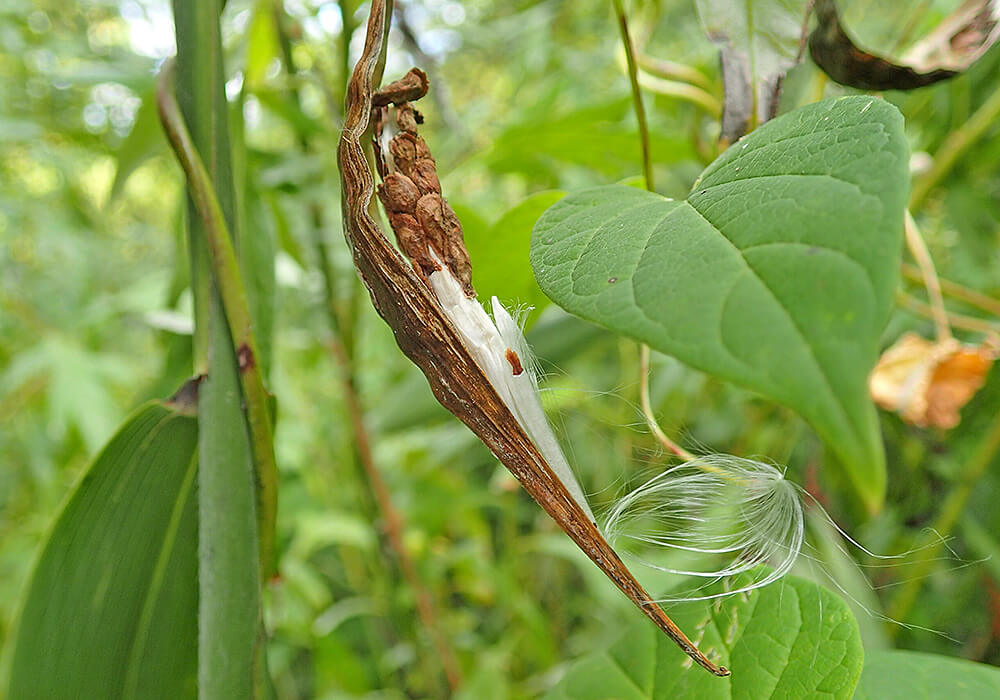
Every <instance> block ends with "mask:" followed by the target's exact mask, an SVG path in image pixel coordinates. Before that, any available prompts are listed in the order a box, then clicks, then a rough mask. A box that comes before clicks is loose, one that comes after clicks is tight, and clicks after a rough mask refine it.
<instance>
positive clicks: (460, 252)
mask: <svg viewBox="0 0 1000 700" xmlns="http://www.w3.org/2000/svg"><path fill="white" fill-rule="evenodd" d="M420 80H422V81H423V82H422V87H423V92H426V77H424V76H423V74H422V73H420V72H419V71H417V70H416V69H414V70H413V71H410V73H409V74H407V76H406V77H404V78H403V79H402V80H400V81H397V82H396V83H393V84H391V85H389V86H387V87H386V88H385V89H384V90H382V91H380V92H379V97H381V99H380V100H375V101H374V104H375V105H376V106H375V107H374V108H373V116H372V118H373V124H374V138H375V154H376V157H375V161H376V166H377V168H378V171H379V175H380V176H381V177H382V184H381V185H380V186H379V188H378V196H379V199H380V200H382V205H383V206H384V207H385V211H386V215H387V216H388V218H389V224H390V226H392V230H393V231H394V232H395V234H396V240H397V241H398V242H399V247H400V248H401V249H402V251H403V253H404V254H405V255H406V256H407V257H408V258H409V259H410V260H411V261H412V262H413V263H414V265H415V267H416V269H417V270H418V271H420V272H422V273H423V274H424V275H425V276H427V275H430V274H431V273H432V272H437V271H438V270H440V269H441V266H440V264H439V261H440V262H443V263H444V264H446V265H447V266H448V268H449V269H450V270H451V272H452V274H453V275H454V276H455V278H456V279H457V280H458V281H459V282H460V283H461V284H462V288H463V289H464V290H465V293H466V294H467V295H468V296H469V297H470V298H471V297H474V296H475V295H476V293H475V290H474V289H473V287H472V266H471V265H470V263H469V253H468V251H467V250H466V249H465V239H464V235H463V233H462V225H461V223H459V221H458V217H457V216H456V215H455V212H454V211H453V210H452V208H451V207H450V206H449V205H448V203H447V202H446V201H445V200H444V197H442V196H441V183H440V182H439V181H438V176H437V168H436V166H435V163H434V158H433V157H432V156H431V152H430V149H429V148H428V147H427V143H426V142H425V141H424V139H423V138H422V137H421V136H420V135H419V134H418V133H417V125H418V124H420V123H422V122H423V117H422V116H421V115H420V113H419V112H417V111H416V110H415V109H414V108H413V106H412V105H410V103H409V101H408V100H409V99H416V97H419V96H420V95H421V94H422V92H420V83H417V86H416V87H415V86H414V83H415V82H417V81H420ZM418 93H419V94H418ZM379 102H382V104H379ZM392 105H395V106H394V107H393V106H392ZM390 118H394V121H395V126H396V128H397V131H396V133H395V135H394V136H393V137H392V138H391V139H390V140H389V144H388V151H389V153H388V157H387V156H386V154H385V153H383V151H382V148H381V143H382V135H383V132H384V131H385V129H386V127H387V125H388V122H389V119H390ZM431 250H433V251H434V253H435V255H436V256H437V260H435V259H434V257H432V256H431V253H430V251H431Z"/></svg>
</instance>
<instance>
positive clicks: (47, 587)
mask: <svg viewBox="0 0 1000 700" xmlns="http://www.w3.org/2000/svg"><path fill="white" fill-rule="evenodd" d="M197 439H198V427H197V421H196V420H195V418H194V417H193V416H192V415H188V414H186V413H184V412H183V411H181V410H179V408H178V407H177V406H174V405H170V404H165V403H162V402H151V403H148V404H146V405H145V406H143V407H142V408H140V409H139V410H138V411H136V413H135V414H133V415H132V417H131V418H129V419H128V420H127V421H126V422H125V424H124V425H123V426H122V427H121V428H120V429H119V431H118V433H117V434H116V435H115V436H114V437H113V438H112V439H111V441H110V442H109V443H108V444H107V446H106V447H105V448H104V449H103V450H102V451H101V452H100V454H99V455H98V456H97V458H96V459H95V460H94V462H93V463H92V464H91V465H90V467H89V468H88V469H87V471H86V473H85V474H84V476H83V478H82V479H81V481H80V483H79V484H78V485H77V487H76V489H75V490H74V491H73V493H72V495H71V496H70V498H69V500H68V502H67V503H66V505H65V507H64V508H63V511H62V513H61V514H60V515H59V517H58V518H57V520H56V522H55V525H54V527H53V528H52V531H51V533H50V534H49V536H48V539H47V541H46V543H45V545H44V548H43V550H42V553H41V556H40V557H39V559H38V562H37V564H36V565H35V570H34V573H33V575H32V577H31V583H30V585H29V587H28V591H27V596H26V599H25V602H24V607H23V609H22V611H21V616H20V622H19V624H18V630H19V631H18V633H17V637H16V642H15V646H14V655H13V667H12V673H11V685H10V697H11V698H21V699H28V698H46V700H59V699H60V698H66V699H67V700H80V699H81V698H107V699H113V698H143V699H145V698H164V700H175V699H177V700H180V699H183V698H194V697H195V696H196V673H197V640H198V629H197V618H198V583H197V579H198V576H197V571H198V569H197V562H198V560H197V549H198V504H197V491H196V488H195V477H196V472H197V468H196V459H195V447H196V445H197Z"/></svg>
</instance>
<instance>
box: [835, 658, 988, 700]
mask: <svg viewBox="0 0 1000 700" xmlns="http://www.w3.org/2000/svg"><path fill="white" fill-rule="evenodd" d="M996 697H1000V669H998V668H995V667H993V666H987V665H985V664H977V663H973V662H971V661H966V660H965V659H953V658H950V657H947V656H938V655H936V654H924V653H921V652H916V651H895V650H893V651H873V652H871V653H869V654H868V655H867V657H866V658H865V668H864V671H863V672H862V674H861V682H860V683H858V689H857V692H855V694H854V700H894V699H896V698H899V700H936V699H937V698H955V700H958V699H959V698H961V700H991V699H992V698H996Z"/></svg>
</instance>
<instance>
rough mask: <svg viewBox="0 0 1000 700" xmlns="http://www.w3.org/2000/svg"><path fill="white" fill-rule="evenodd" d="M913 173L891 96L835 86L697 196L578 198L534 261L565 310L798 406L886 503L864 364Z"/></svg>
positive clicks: (896, 255)
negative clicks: (836, 94) (839, 91)
mask: <svg viewBox="0 0 1000 700" xmlns="http://www.w3.org/2000/svg"><path fill="white" fill-rule="evenodd" d="M906 183H907V148H906V142H905V141H904V139H903V130H902V118H901V116H900V114H899V112H898V111H897V110H896V108H895V107H893V106H892V105H890V104H888V103H887V102H884V101H882V100H878V99H875V98H872V97H845V98H841V99H837V100H827V101H824V102H820V103H817V104H813V105H809V106H807V107H804V108H802V109H799V110H796V111H794V112H792V113H789V114H786V115H784V116H782V117H779V118H778V119H775V120H773V121H771V122H768V123H767V124H765V125H764V126H762V127H761V128H759V129H757V130H756V131H754V132H753V133H751V134H750V135H748V136H746V137H745V138H743V139H742V140H741V141H739V142H738V143H736V144H734V145H733V146H732V147H731V148H729V149H728V150H727V151H726V152H725V153H723V154H722V155H721V156H720V157H719V158H718V159H717V160H716V161H715V162H714V163H712V164H711V165H710V166H709V167H708V168H707V169H706V170H705V172H704V173H702V175H701V177H700V178H699V180H698V182H696V183H695V186H694V188H693V190H692V192H691V194H690V195H689V196H688V199H687V201H683V202H681V201H673V200H667V199H664V198H662V197H660V196H658V195H656V194H652V193H648V192H641V191H639V190H636V189H634V188H631V187H624V186H609V187H599V188H595V189H591V190H586V191H583V192H579V193H577V194H573V195H571V196H569V197H566V198H565V199H564V200H562V201H561V202H559V203H558V204H556V205H555V206H553V207H552V208H551V209H549V211H547V212H546V213H545V215H544V216H542V218H541V219H540V220H539V221H538V223H537V224H536V226H535V230H534V233H533V237H532V250H531V262H532V266H533V267H534V270H535V276H536V277H537V279H538V282H539V285H540V286H541V288H542V290H543V291H544V292H545V293H546V294H548V295H549V297H550V298H552V300H553V301H555V302H556V303H557V304H559V305H560V306H562V307H563V308H565V309H566V310H568V311H570V312H572V313H574V314H577V315H579V316H582V317H583V318H586V319H589V320H592V321H596V322H597V323H600V324H602V325H604V326H606V327H608V328H610V329H612V330H615V331H618V332H620V333H624V334H626V335H629V336H632V337H634V338H636V339H638V340H640V341H642V342H645V343H648V344H649V345H651V346H652V347H654V348H655V349H657V350H660V351H662V352H665V353H668V354H670V355H673V356H675V357H677V358H678V359H680V360H681V361H683V362H686V363H688V364H690V365H692V366H694V367H697V368H699V369H702V370H704V371H706V372H709V373H712V374H715V375H717V376H719V377H722V378H725V379H728V380H730V381H733V382H736V383H738V384H742V385H743V386H746V387H748V388H750V389H752V390H755V391H758V392H760V393H762V394H764V395H766V396H768V397H769V398H771V399H774V400H776V401H778V402H780V403H783V404H786V405H788V406H790V407H792V408H794V409H795V410H796V411H798V412H799V413H800V414H801V415H802V416H803V417H805V418H806V419H807V420H808V421H809V422H810V423H811V424H812V425H813V427H814V428H815V429H816V431H817V432H818V433H819V434H820V435H821V436H822V437H823V438H824V439H825V440H826V441H827V442H828V443H829V444H830V445H831V447H832V448H833V450H834V451H835V452H836V454H837V455H838V456H839V457H840V459H841V460H842V461H843V462H844V464H845V465H846V468H847V472H848V475H849V476H850V478H851V481H852V482H853V484H854V486H855V488H856V490H857V491H858V493H859V494H860V495H861V497H862V499H863V501H864V503H865V504H866V506H867V507H868V508H869V509H870V510H873V511H874V510H877V509H878V508H879V507H880V505H881V503H882V499H883V497H884V493H885V457H884V454H883V450H882V443H881V436H880V433H879V427H878V422H877V416H876V412H875V408H874V406H873V405H872V403H871V400H870V399H869V397H868V387H867V377H868V373H869V371H870V370H871V369H872V367H873V366H874V364H875V362H876V360H877V357H878V341H879V335H880V332H881V330H882V328H883V326H884V325H885V323H886V320H887V318H888V315H889V312H890V309H891V306H892V300H893V291H894V289H895V287H896V284H897V276H898V268H899V259H900V241H901V233H902V214H903V207H904V202H905V196H906Z"/></svg>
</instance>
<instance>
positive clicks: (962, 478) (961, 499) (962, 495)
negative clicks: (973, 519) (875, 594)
mask: <svg viewBox="0 0 1000 700" xmlns="http://www.w3.org/2000/svg"><path fill="white" fill-rule="evenodd" d="M998 451H1000V415H998V416H997V417H996V418H994V419H993V423H992V425H990V427H989V428H988V429H987V432H986V434H985V435H984V436H983V438H982V440H980V442H979V446H978V447H977V448H976V451H975V453H974V454H973V455H972V457H971V458H970V459H969V461H968V462H966V464H965V468H964V469H963V470H962V472H961V473H960V474H959V476H958V480H957V481H956V483H955V485H954V486H953V487H952V490H951V493H949V494H948V497H947V498H946V499H945V502H944V505H943V506H942V507H941V511H940V512H939V513H938V516H937V519H936V520H935V521H934V524H933V525H932V526H931V527H930V532H931V533H933V537H934V539H933V540H931V541H928V542H927V546H926V547H925V548H923V549H921V550H920V551H919V552H918V553H917V554H916V562H915V563H914V565H913V567H912V568H911V569H910V578H909V580H908V581H907V583H906V584H904V586H903V588H902V590H900V592H899V594H898V595H897V596H896V598H895V600H893V603H892V605H891V606H890V608H889V617H891V618H893V619H895V620H901V621H903V622H905V621H906V616H907V615H908V614H909V612H910V608H912V607H913V604H914V603H915V602H916V600H917V595H918V594H919V593H920V588H921V586H922V585H923V583H924V580H925V579H926V578H927V576H928V574H929V573H930V570H931V566H932V565H933V563H934V561H935V559H936V558H937V553H938V550H939V549H940V547H941V544H942V543H943V542H944V541H945V540H946V539H947V538H948V537H949V536H950V535H951V533H952V531H953V530H954V529H955V524H956V523H957V522H958V519H959V518H960V517H961V516H962V514H963V513H964V512H965V506H966V503H967V502H968V500H969V496H970V495H972V490H973V489H974V488H975V487H976V484H977V483H978V482H979V479H980V477H982V475H983V473H985V471H986V469H987V467H989V466H990V464H992V463H993V461H994V458H995V457H996V455H997V452H998ZM897 629H898V626H896V625H893V626H892V628H891V629H890V634H895V632H896V630H897Z"/></svg>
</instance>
